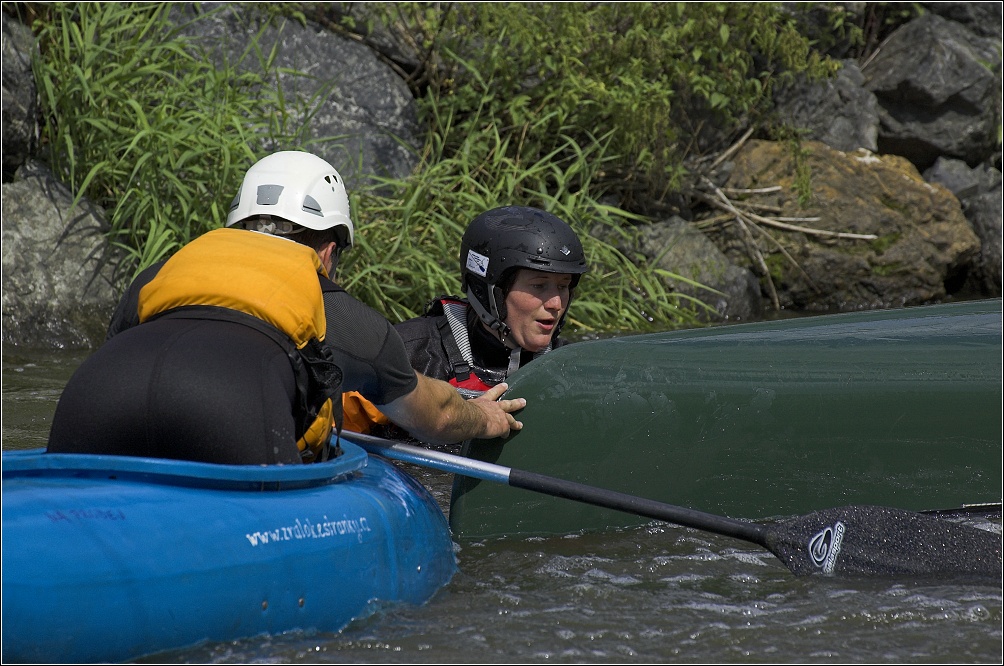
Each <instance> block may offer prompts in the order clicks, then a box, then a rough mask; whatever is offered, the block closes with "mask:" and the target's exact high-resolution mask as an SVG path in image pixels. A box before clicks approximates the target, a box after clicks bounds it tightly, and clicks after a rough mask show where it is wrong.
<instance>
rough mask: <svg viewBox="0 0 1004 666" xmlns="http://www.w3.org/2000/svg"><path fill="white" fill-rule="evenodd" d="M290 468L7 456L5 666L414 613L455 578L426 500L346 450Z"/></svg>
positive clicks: (439, 518)
mask: <svg viewBox="0 0 1004 666" xmlns="http://www.w3.org/2000/svg"><path fill="white" fill-rule="evenodd" d="M342 446H343V448H344V450H345V452H344V454H343V455H341V456H340V457H338V458H336V459H334V460H332V461H329V462H325V463H318V464H313V465H302V466H301V465H297V466H275V467H259V466H221V465H211V464H205V463H194V462H185V461H175V460H156V459H149V458H130V457H118V456H101V455H69V454H46V453H44V452H43V450H41V449H36V450H31V451H5V452H4V453H3V661H4V662H5V663H9V662H94V661H123V660H128V659H133V658H136V657H139V656H142V655H148V654H153V653H156V652H160V651H164V650H169V649H175V648H180V647H184V646H189V645H193V644H196V643H199V642H201V641H206V640H209V641H225V640H233V639H237V638H242V637H249V636H254V635H259V634H266V633H270V634H274V633H280V632H284V631H288V630H293V629H300V630H304V631H312V630H316V631H338V630H340V629H341V628H343V627H344V626H345V625H346V624H347V623H349V622H350V621H351V620H352V619H353V618H358V617H362V616H365V615H367V614H369V613H371V612H373V610H374V609H376V608H378V607H379V606H380V605H382V604H384V603H393V602H406V603H413V604H421V603H423V602H425V601H427V600H428V599H429V598H430V597H431V596H432V595H433V594H434V593H435V592H436V591H437V590H438V589H440V588H441V587H442V586H443V585H445V584H446V583H448V582H449V581H450V579H451V577H452V576H453V574H454V572H455V571H456V559H455V556H454V552H453V543H452V541H451V538H450V531H449V527H448V526H447V523H446V519H445V517H444V516H443V513H442V511H441V510H440V509H439V507H438V506H437V504H436V502H435V500H434V499H433V498H432V496H431V495H430V494H429V492H428V491H427V490H426V489H425V488H424V487H423V486H422V485H421V484H420V483H418V482H417V481H415V480H414V479H412V478H411V477H410V476H408V475H407V474H405V473H403V472H401V471H399V470H398V469H397V468H395V467H393V466H392V465H390V464H389V463H387V462H386V461H384V460H381V459H379V458H370V457H368V456H367V455H366V453H365V452H364V451H363V450H362V449H360V448H359V447H357V446H355V445H353V444H351V443H347V442H345V441H344V440H343V443H342Z"/></svg>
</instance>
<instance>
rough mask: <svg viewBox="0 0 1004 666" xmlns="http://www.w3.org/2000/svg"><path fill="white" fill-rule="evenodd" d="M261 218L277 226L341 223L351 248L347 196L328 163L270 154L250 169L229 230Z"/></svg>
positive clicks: (294, 154)
mask: <svg viewBox="0 0 1004 666" xmlns="http://www.w3.org/2000/svg"><path fill="white" fill-rule="evenodd" d="M259 216H266V217H267V218H269V219H272V220H275V221H276V222H277V223H279V224H280V225H281V221H282V220H285V221H288V222H292V223H293V224H298V225H300V226H302V227H306V228H308V229H318V230H322V229H331V228H333V227H337V226H339V225H340V226H343V227H345V229H346V232H347V234H346V236H347V238H346V239H345V240H346V242H347V244H348V245H352V235H353V229H352V220H351V219H350V218H349V197H348V195H347V194H346V193H345V186H344V185H343V183H342V177H341V176H339V175H338V172H337V171H335V169H334V167H332V166H331V165H330V164H328V163H327V162H325V161H324V160H322V159H321V158H320V157H317V156H316V155H312V154H310V153H307V152H303V151H299V150H284V151H280V152H277V153H273V154H271V155H269V156H268V157H263V158H262V159H260V160H258V161H257V162H255V164H254V166H252V167H251V168H250V169H248V171H247V173H246V174H245V175H244V182H243V183H241V189H240V191H239V192H238V193H237V196H236V197H234V200H233V203H231V204H230V214H229V215H227V226H228V227H232V226H234V225H235V224H238V223H239V222H242V221H244V220H247V219H248V218H257V217H259ZM276 218H278V220H276ZM286 226H288V225H286ZM268 227H269V228H267V229H263V230H271V231H272V232H273V233H274V232H276V231H277V229H276V227H275V225H268ZM291 230H292V229H290V231H291ZM279 233H281V231H279ZM286 233H289V231H287V232H286Z"/></svg>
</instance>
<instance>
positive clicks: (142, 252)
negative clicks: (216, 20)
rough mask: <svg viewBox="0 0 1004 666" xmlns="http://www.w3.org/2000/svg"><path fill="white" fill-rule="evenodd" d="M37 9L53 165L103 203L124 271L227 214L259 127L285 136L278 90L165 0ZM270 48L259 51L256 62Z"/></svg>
mask: <svg viewBox="0 0 1004 666" xmlns="http://www.w3.org/2000/svg"><path fill="white" fill-rule="evenodd" d="M44 9H45V13H44V14H43V17H42V19H41V20H39V21H37V22H36V26H35V30H36V34H37V35H38V40H39V47H40V53H41V57H40V58H38V59H36V61H35V63H34V73H35V79H36V82H37V84H38V88H39V92H40V98H41V106H42V110H43V115H44V122H43V130H42V142H43V145H44V147H45V148H46V149H47V153H48V155H47V156H48V161H49V164H50V167H51V168H52V169H53V171H54V172H55V173H56V174H57V175H58V176H59V177H61V178H62V179H63V180H64V181H65V182H66V183H67V184H68V185H69V186H70V187H71V188H72V189H73V191H74V192H75V193H76V195H77V196H78V197H83V196H86V197H87V198H88V199H90V200H91V201H93V202H95V203H97V204H99V205H101V206H103V207H104V208H105V210H106V213H107V216H108V220H109V223H110V226H111V229H110V232H109V237H110V240H111V242H112V243H113V244H114V245H115V246H118V247H119V248H121V249H122V250H123V251H124V252H125V254H126V257H127V258H126V259H125V261H124V262H123V264H122V266H121V268H122V269H123V271H124V273H125V275H126V276H128V275H131V274H132V273H134V272H136V271H138V270H140V269H141V268H143V267H145V266H148V265H150V264H152V263H154V262H156V261H158V260H160V259H162V258H165V257H167V256H169V255H170V254H171V253H172V252H173V251H174V250H176V249H177V248H179V247H180V246H182V245H184V244H185V243H187V242H188V241H189V240H191V239H192V238H194V237H195V236H197V235H199V234H201V233H203V232H205V231H207V230H209V229H212V228H215V227H218V226H220V225H222V224H223V222H224V221H225V219H226V214H227V210H228V207H229V204H230V200H231V199H232V198H233V196H234V193H235V192H236V191H237V187H238V185H239V184H240V181H241V177H242V175H243V172H244V170H245V169H246V168H247V166H249V165H250V164H251V163H252V162H253V161H254V159H255V158H256V157H257V156H258V155H257V153H258V152H260V149H259V148H258V146H260V145H261V144H262V140H263V137H272V139H273V140H278V141H282V140H283V139H282V138H281V135H282V134H283V130H284V128H283V127H281V123H280V125H279V126H277V124H276V120H275V118H276V115H277V114H278V115H281V114H282V112H283V110H284V107H283V104H282V100H281V99H278V98H277V96H276V94H275V93H274V92H271V91H274V90H275V89H276V87H275V86H274V85H271V86H270V85H266V84H267V83H268V81H267V79H265V78H264V75H262V74H257V73H254V71H253V70H252V69H250V68H245V69H244V70H243V71H240V70H239V69H238V63H226V62H225V63H223V64H222V65H217V64H216V63H215V62H214V61H213V60H212V59H211V58H209V57H207V56H206V55H205V54H204V53H202V52H200V50H199V49H198V48H197V46H196V45H195V44H194V43H193V42H192V41H191V40H190V39H189V38H187V37H186V36H185V35H183V34H182V33H181V31H180V30H181V29H180V28H179V27H178V24H177V23H176V21H175V20H174V19H177V18H181V17H177V16H176V17H173V18H172V16H170V14H171V12H172V6H171V3H122V4H119V3H57V4H53V5H51V6H48V7H45V8H44ZM210 16H212V12H210V13H207V14H202V15H197V16H194V17H193V18H191V19H190V20H193V21H197V20H204V19H207V18H209V17H210ZM179 22H180V21H179ZM248 53H249V54H252V53H255V52H254V51H253V50H252V49H250V48H249V51H248ZM274 56H275V54H274V52H272V53H265V54H263V55H261V56H260V57H261V58H262V62H261V63H260V67H259V68H258V71H261V72H268V71H270V69H272V68H271V63H270V60H271V59H272V58H274ZM247 57H258V56H257V55H255V56H250V55H249V56H247ZM277 135H278V136H277ZM285 140H286V141H292V140H295V139H291V138H286V139H285Z"/></svg>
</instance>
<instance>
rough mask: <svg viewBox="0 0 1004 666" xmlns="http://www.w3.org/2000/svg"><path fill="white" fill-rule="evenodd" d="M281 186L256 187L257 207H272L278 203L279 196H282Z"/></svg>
mask: <svg viewBox="0 0 1004 666" xmlns="http://www.w3.org/2000/svg"><path fill="white" fill-rule="evenodd" d="M282 190H283V187H282V185H259V186H258V201H257V203H258V205H259V206H274V205H276V204H277V203H279V195H281V194H282Z"/></svg>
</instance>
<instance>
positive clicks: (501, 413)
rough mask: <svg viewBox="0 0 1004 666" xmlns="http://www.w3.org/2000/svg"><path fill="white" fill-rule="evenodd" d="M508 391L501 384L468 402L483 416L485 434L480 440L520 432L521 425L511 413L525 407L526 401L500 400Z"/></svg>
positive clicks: (504, 384)
mask: <svg viewBox="0 0 1004 666" xmlns="http://www.w3.org/2000/svg"><path fill="white" fill-rule="evenodd" d="M508 389H509V385H508V384H506V383H505V382H503V383H501V384H497V385H496V386H493V387H492V388H490V389H488V390H487V391H485V392H484V393H483V394H482V395H480V396H478V397H477V398H474V399H473V400H470V401H469V402H470V403H471V404H473V405H476V406H477V407H478V408H480V409H481V410H482V411H483V412H484V414H485V417H486V418H485V432H484V433H483V434H482V435H481V436H480V437H481V438H482V439H492V438H495V437H508V436H509V434H510V431H511V430H521V429H522V428H523V424H522V423H521V422H520V421H517V420H516V417H515V416H513V415H512V413H513V412H518V411H519V410H521V409H523V408H524V407H526V399H525V398H512V399H510V400H501V399H500V398H501V397H502V394H504V393H505V392H506V391H507V390H508Z"/></svg>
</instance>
